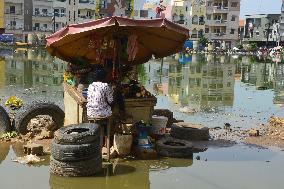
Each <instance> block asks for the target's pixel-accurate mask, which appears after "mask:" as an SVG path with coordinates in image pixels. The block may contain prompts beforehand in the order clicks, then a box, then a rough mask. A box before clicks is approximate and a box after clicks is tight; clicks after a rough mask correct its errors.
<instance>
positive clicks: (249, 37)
mask: <svg viewBox="0 0 284 189" xmlns="http://www.w3.org/2000/svg"><path fill="white" fill-rule="evenodd" d="M279 18H280V14H256V15H246V21H245V23H246V24H245V37H244V39H243V41H244V42H247V43H248V42H257V43H258V44H259V45H266V43H267V42H268V43H269V44H270V43H273V44H274V45H275V43H276V42H277V41H279V40H280V30H279V28H280V24H279Z"/></svg>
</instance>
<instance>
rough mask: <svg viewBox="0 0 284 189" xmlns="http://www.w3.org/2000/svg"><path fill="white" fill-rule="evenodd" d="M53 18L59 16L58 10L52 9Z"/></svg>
mask: <svg viewBox="0 0 284 189" xmlns="http://www.w3.org/2000/svg"><path fill="white" fill-rule="evenodd" d="M54 16H57V17H58V16H59V9H54Z"/></svg>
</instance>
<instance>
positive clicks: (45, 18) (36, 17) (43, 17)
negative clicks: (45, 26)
mask: <svg viewBox="0 0 284 189" xmlns="http://www.w3.org/2000/svg"><path fill="white" fill-rule="evenodd" d="M52 16H53V14H52V13H46V14H33V21H39V22H51V21H52Z"/></svg>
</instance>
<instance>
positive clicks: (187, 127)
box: [171, 123, 209, 141]
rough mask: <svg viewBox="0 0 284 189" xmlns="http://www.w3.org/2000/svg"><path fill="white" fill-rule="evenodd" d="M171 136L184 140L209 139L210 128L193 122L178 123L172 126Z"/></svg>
mask: <svg viewBox="0 0 284 189" xmlns="http://www.w3.org/2000/svg"><path fill="white" fill-rule="evenodd" d="M171 136H172V137H173V138H177V139H182V140H189V141H191V140H209V128H208V127H202V126H201V125H195V124H191V123H177V124H173V125H172V127H171Z"/></svg>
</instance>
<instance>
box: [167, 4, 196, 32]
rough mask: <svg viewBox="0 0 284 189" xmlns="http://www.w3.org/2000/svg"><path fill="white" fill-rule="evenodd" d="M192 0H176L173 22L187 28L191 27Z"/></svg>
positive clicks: (173, 7)
mask: <svg viewBox="0 0 284 189" xmlns="http://www.w3.org/2000/svg"><path fill="white" fill-rule="evenodd" d="M190 7H191V0H185V1H184V0H174V1H173V5H172V9H171V16H172V18H171V19H170V20H171V21H172V22H174V23H176V24H179V25H182V26H184V27H186V28H190V25H191V16H190Z"/></svg>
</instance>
